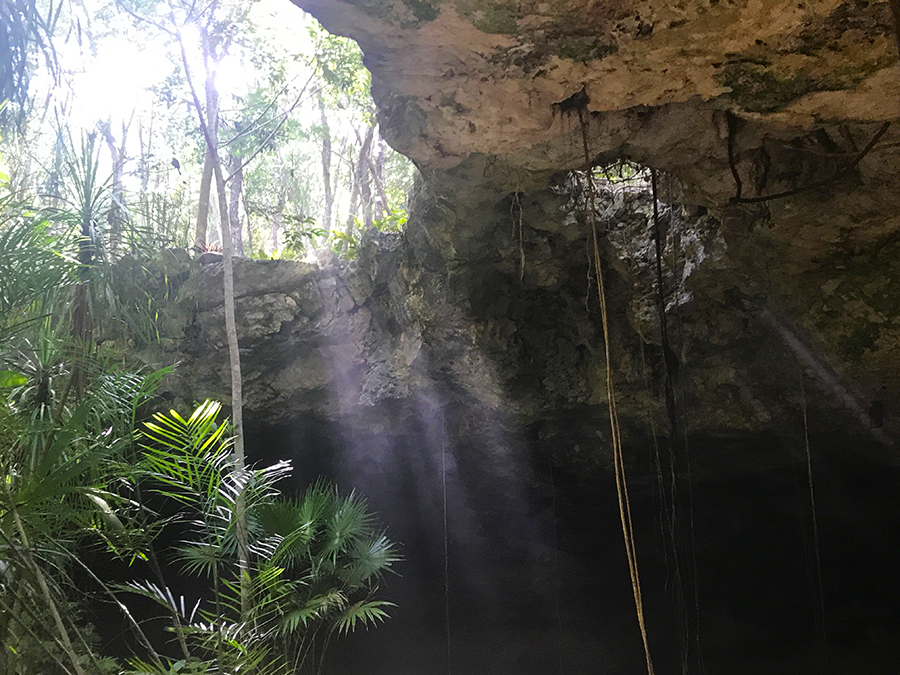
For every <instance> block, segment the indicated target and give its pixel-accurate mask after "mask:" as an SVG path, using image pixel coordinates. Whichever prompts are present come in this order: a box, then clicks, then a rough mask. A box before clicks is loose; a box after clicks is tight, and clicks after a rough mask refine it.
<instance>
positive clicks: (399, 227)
mask: <svg viewBox="0 0 900 675" xmlns="http://www.w3.org/2000/svg"><path fill="white" fill-rule="evenodd" d="M406 220H407V214H406V210H405V209H400V210H399V211H391V212H390V213H388V214H387V215H386V216H384V217H383V218H380V219H379V220H376V221H375V222H374V223H372V225H373V226H374V227H375V229H376V230H378V231H379V232H402V231H403V228H404V227H406Z"/></svg>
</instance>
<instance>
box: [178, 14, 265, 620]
mask: <svg viewBox="0 0 900 675" xmlns="http://www.w3.org/2000/svg"><path fill="white" fill-rule="evenodd" d="M173 23H175V21H174V17H173ZM200 37H201V46H202V49H203V62H204V64H205V65H206V93H207V102H209V101H210V100H213V99H214V100H218V97H217V96H215V97H211V96H210V93H211V92H212V93H213V94H215V81H214V73H213V71H212V69H211V68H210V65H209V61H210V45H209V35H208V33H207V31H206V28H205V27H201V30H200ZM179 46H180V47H181V61H182V64H183V65H184V71H185V76H186V77H187V81H188V86H189V87H190V90H191V96H192V98H193V101H194V107H195V108H196V109H197V117H198V118H199V120H200V129H201V131H202V132H203V138H204V140H205V141H206V150H207V152H208V153H209V155H211V156H212V160H213V161H212V167H213V173H214V175H215V178H216V188H217V190H216V192H217V193H218V197H219V216H220V218H221V220H222V249H223V251H222V286H223V295H224V305H225V335H226V339H227V342H228V357H229V361H230V364H231V423H232V426H233V427H234V459H235V467H236V470H237V471H244V470H245V466H246V459H245V456H244V408H243V391H242V389H243V387H242V384H243V382H242V377H241V353H240V351H239V348H238V339H237V324H236V321H235V312H234V261H233V259H232V256H233V250H234V249H233V244H232V240H231V228H230V227H229V225H228V223H227V221H226V218H227V214H228V205H227V204H226V199H225V178H224V177H223V176H222V167H221V165H220V163H219V156H218V151H217V147H216V146H217V144H216V136H215V135H214V133H213V130H214V127H215V126H216V125H217V124H218V122H217V120H216V124H213V123H212V117H213V116H212V115H208V116H205V115H204V114H203V107H202V105H201V104H200V97H199V96H198V95H197V90H196V88H195V87H194V83H193V78H192V77H191V69H190V66H189V64H188V59H187V52H186V51H185V48H184V42H183V41H182V40H181V35H180V34H179ZM207 112H208V113H212V112H214V111H213V110H208V111H207ZM215 117H216V118H217V117H218V114H216V115H215ZM208 120H209V121H208ZM244 505H245V501H244V496H243V493H240V494H239V495H238V496H237V499H236V503H235V507H234V518H235V524H236V527H235V534H236V535H237V556H238V575H239V579H240V582H239V583H240V589H241V590H240V595H241V619H242V620H246V619H247V617H248V616H249V614H250V586H249V584H250V577H249V551H248V548H249V545H248V540H247V517H246V514H245V513H244Z"/></svg>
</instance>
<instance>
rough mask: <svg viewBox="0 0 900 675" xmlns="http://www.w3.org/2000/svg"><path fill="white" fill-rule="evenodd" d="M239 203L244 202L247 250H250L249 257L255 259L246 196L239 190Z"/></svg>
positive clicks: (248, 205)
mask: <svg viewBox="0 0 900 675" xmlns="http://www.w3.org/2000/svg"><path fill="white" fill-rule="evenodd" d="M241 201H242V202H244V215H245V216H247V248H248V249H249V250H250V257H251V258H253V257H255V255H256V254H255V253H254V252H253V227H252V225H251V223H250V204H248V203H247V195H246V194H245V193H244V190H243V189H241Z"/></svg>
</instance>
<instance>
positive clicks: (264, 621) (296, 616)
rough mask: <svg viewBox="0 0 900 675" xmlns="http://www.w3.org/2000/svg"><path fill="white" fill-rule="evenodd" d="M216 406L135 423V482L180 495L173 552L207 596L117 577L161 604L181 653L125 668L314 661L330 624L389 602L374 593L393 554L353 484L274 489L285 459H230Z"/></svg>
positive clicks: (313, 667)
mask: <svg viewBox="0 0 900 675" xmlns="http://www.w3.org/2000/svg"><path fill="white" fill-rule="evenodd" d="M220 407H221V406H220V404H218V403H213V402H210V401H207V402H205V403H204V404H202V405H201V406H200V407H198V408H197V409H196V410H195V411H194V413H193V414H192V415H191V416H190V417H189V418H188V419H184V418H182V417H181V416H179V415H178V414H177V413H175V412H174V411H173V412H170V413H169V414H168V415H164V414H157V415H154V418H153V421H152V422H151V423H148V424H147V425H146V429H145V431H144V436H145V439H144V441H143V442H142V446H143V448H144V461H145V472H146V473H145V476H146V478H145V482H146V483H147V484H148V485H152V488H151V489H152V491H153V492H155V493H156V494H158V495H161V496H163V497H165V498H167V499H170V500H174V501H175V502H176V503H178V504H180V505H181V506H182V512H181V515H180V519H181V522H182V523H183V524H184V525H187V526H188V527H189V532H190V533H189V535H188V537H187V538H186V539H185V540H184V541H182V542H181V543H180V544H179V545H178V546H177V557H178V559H179V560H180V562H181V566H182V570H183V572H184V573H185V574H187V575H192V576H198V577H201V578H205V579H207V580H208V583H209V585H210V595H209V597H207V598H203V599H198V600H192V601H186V600H185V598H184V597H183V596H179V597H176V594H175V593H174V592H173V591H172V590H171V589H170V588H169V587H167V586H164V585H163V584H161V583H155V582H148V581H144V582H135V583H132V584H129V585H128V587H127V588H128V589H129V590H130V591H131V592H134V593H138V594H140V595H143V596H146V597H149V598H152V599H153V600H155V601H156V602H157V603H159V604H160V605H161V606H162V607H163V608H164V609H165V611H166V613H167V614H168V616H169V617H170V620H171V622H172V629H173V631H174V632H175V633H176V635H177V636H178V638H179V641H180V646H181V648H182V655H183V658H182V659H180V660H179V661H176V662H170V663H168V664H166V665H165V666H164V667H163V668H161V669H160V668H159V667H154V666H153V664H148V663H146V662H143V661H140V660H135V661H133V662H132V668H133V670H132V671H131V672H133V673H154V674H157V675H160V674H161V673H168V672H172V669H174V668H176V666H177V668H178V672H182V673H183V672H190V673H206V672H238V671H240V672H244V671H245V670H248V671H252V672H255V673H260V674H263V673H265V674H271V675H276V674H279V675H280V674H282V673H283V674H288V673H299V672H304V670H309V671H319V670H321V666H322V660H323V658H324V654H325V651H326V649H327V647H328V644H329V642H330V640H331V638H332V637H333V636H334V635H335V634H342V633H347V632H349V631H352V630H354V629H355V628H356V627H357V626H370V625H374V624H377V623H378V622H380V621H383V620H384V619H385V618H386V617H387V613H386V608H387V607H388V606H390V603H388V602H386V601H383V600H379V599H376V598H375V597H374V594H375V592H376V591H377V584H378V581H379V579H380V578H381V576H382V574H383V573H384V572H385V571H386V570H389V569H390V568H391V566H392V564H393V563H394V562H396V561H397V559H398V557H397V554H396V550H395V547H394V545H393V544H392V543H391V542H390V541H389V540H388V539H387V537H386V536H385V534H384V533H383V532H382V531H380V530H379V529H378V528H377V527H376V525H375V522H374V518H373V516H372V514H370V513H369V512H368V510H367V506H366V503H365V501H364V500H362V499H361V498H360V497H358V496H357V495H355V494H351V495H349V496H347V497H342V496H341V495H340V494H339V493H338V491H337V490H336V489H335V488H334V487H333V486H330V485H328V484H327V483H325V482H322V481H320V482H317V483H316V484H315V485H313V486H312V487H311V488H310V489H308V490H307V491H306V492H305V493H304V494H303V495H302V496H301V497H300V498H297V499H291V498H286V497H284V496H282V495H281V494H280V493H279V491H278V490H277V488H276V486H275V483H276V482H277V481H278V480H279V479H281V478H283V477H285V476H286V475H287V474H288V473H289V472H290V465H289V464H288V463H287V462H279V463H277V464H274V465H272V466H269V467H264V468H261V469H240V468H238V466H237V464H236V461H235V458H234V456H233V453H232V451H231V447H230V440H229V438H228V436H227V435H226V431H227V425H225V424H221V423H219V422H217V416H218V414H219V411H220ZM241 509H243V511H242V510H241ZM241 516H244V517H245V518H246V521H247V523H248V529H249V531H250V536H251V539H252V540H253V542H254V543H252V544H251V545H250V554H251V561H250V562H251V564H250V568H249V569H248V570H246V571H245V572H243V574H245V575H247V577H249V578H248V579H245V583H244V585H243V586H244V589H247V588H249V592H250V595H251V598H250V602H249V606H250V608H251V609H250V611H249V613H248V612H246V611H244V609H242V607H245V606H246V605H243V604H242V598H241V593H242V584H241V578H240V574H241V570H240V566H239V560H238V546H237V523H238V520H239V519H240V518H241ZM185 669H187V670H185Z"/></svg>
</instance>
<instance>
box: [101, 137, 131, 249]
mask: <svg viewBox="0 0 900 675" xmlns="http://www.w3.org/2000/svg"><path fill="white" fill-rule="evenodd" d="M103 138H104V140H105V141H106V147H107V148H109V156H110V158H111V159H112V166H113V176H112V178H113V180H112V194H111V195H110V197H111V201H112V203H111V204H110V206H109V213H107V214H106V222H107V223H108V224H109V240H108V246H109V255H110V258H115V256H116V255H117V254H118V252H119V244H120V243H121V241H122V226H123V224H124V223H125V185H124V183H123V181H122V176H123V174H124V173H125V161H124V155H125V141H126V139H127V138H128V127H127V126H126V125H125V124H123V125H122V144H121V146H117V145H116V139H115V138H114V137H113V135H112V122H111V120H110V121H109V122H108V123H107V124H106V126H105V127H104V129H103Z"/></svg>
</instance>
